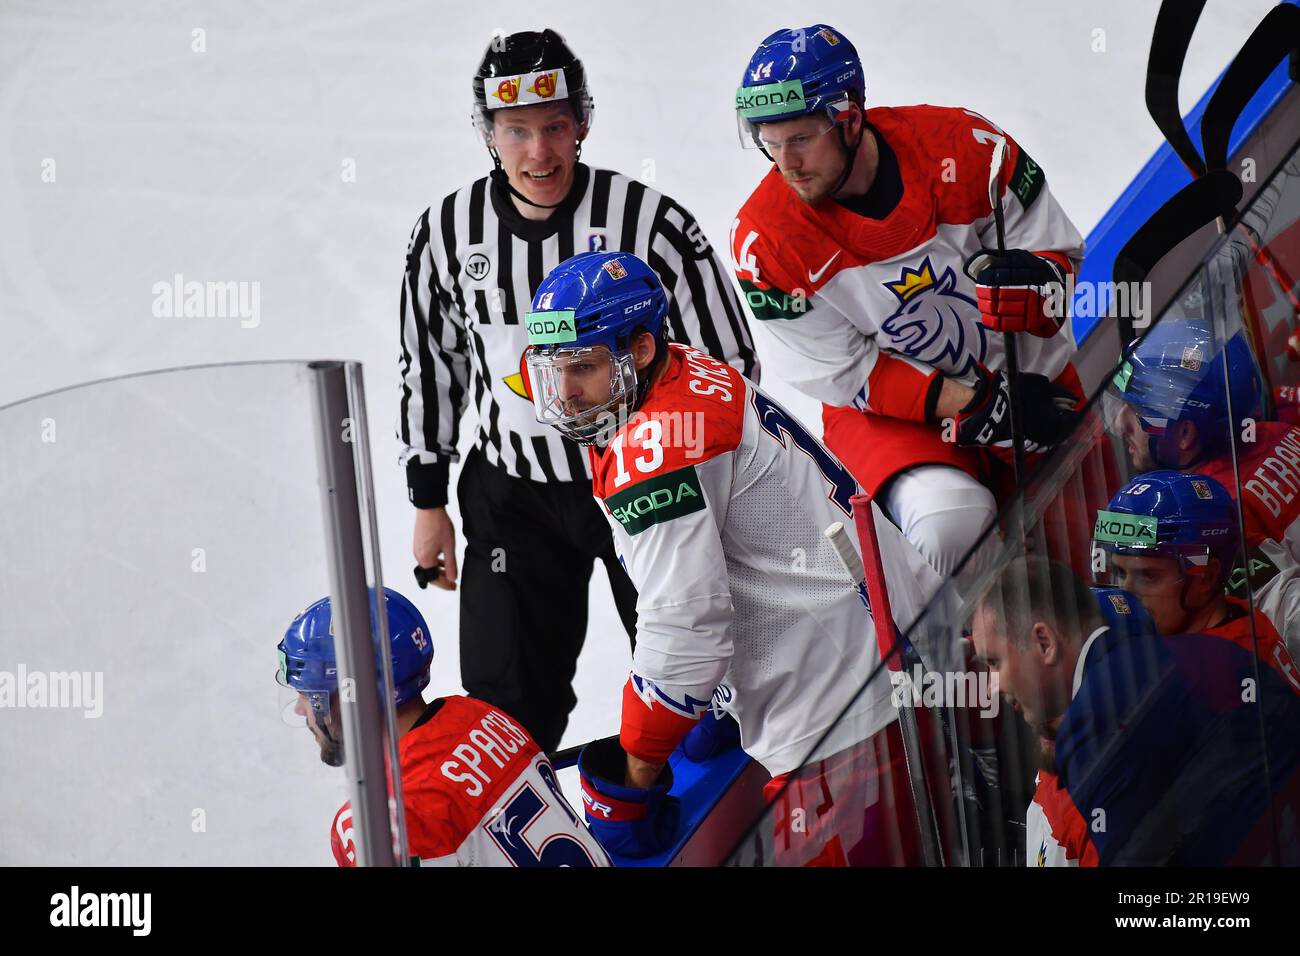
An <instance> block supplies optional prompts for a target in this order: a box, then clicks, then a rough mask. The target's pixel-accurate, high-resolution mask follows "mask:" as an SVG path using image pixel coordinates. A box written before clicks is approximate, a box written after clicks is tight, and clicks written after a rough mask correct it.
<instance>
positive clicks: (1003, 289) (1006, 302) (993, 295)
mask: <svg viewBox="0 0 1300 956" xmlns="http://www.w3.org/2000/svg"><path fill="white" fill-rule="evenodd" d="M965 269H966V275H968V276H970V277H971V278H972V279H973V280H975V291H976V294H977V297H978V300H979V309H980V320H981V321H982V322H983V323H984V324H985V325H986V326H987V327H988V328H990V329H993V331H995V332H1028V333H1030V334H1031V335H1037V336H1039V337H1040V338H1045V339H1050V338H1051V337H1052V336H1053V335H1055V334H1056V333H1057V330H1059V329H1060V327H1061V323H1062V322H1063V321H1065V314H1066V309H1065V271H1064V270H1063V269H1062V268H1061V267H1060V266H1059V265H1057V264H1056V263H1055V262H1052V261H1051V260H1050V259H1044V258H1043V257H1042V256H1036V255H1034V254H1033V253H1032V252H1026V251H1025V250H1024V249H1008V250H1007V251H1006V252H998V251H996V250H994V249H981V250H980V251H979V252H977V253H975V254H974V255H973V256H971V257H970V258H969V259H967V260H966V265H965Z"/></svg>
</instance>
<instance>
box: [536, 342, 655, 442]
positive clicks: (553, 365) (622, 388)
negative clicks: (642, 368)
mask: <svg viewBox="0 0 1300 956" xmlns="http://www.w3.org/2000/svg"><path fill="white" fill-rule="evenodd" d="M527 361H528V378H529V384H530V385H531V387H532V392H533V409H534V411H535V412H536V414H537V420H538V421H539V422H541V423H542V424H544V425H550V426H551V427H553V428H555V429H558V430H559V431H560V432H561V433H562V434H564V435H565V436H566V437H568V438H572V439H573V440H574V441H577V442H580V443H582V444H591V443H593V442H597V441H599V442H601V443H605V442H607V441H608V440H609V439H610V438H612V437H613V435H614V433H615V431H616V430H617V428H618V425H619V420H620V417H621V415H622V414H623V412H624V409H625V407H626V403H627V402H628V400H629V399H630V398H631V397H632V396H633V395H635V394H636V364H635V362H634V361H633V359H632V353H631V352H618V353H614V352H611V351H610V350H609V349H608V348H607V347H605V346H603V345H596V346H591V347H588V348H576V349H554V350H550V351H545V352H543V351H540V350H538V349H532V350H531V351H529V353H528V359H527Z"/></svg>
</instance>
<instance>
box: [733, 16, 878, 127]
mask: <svg viewBox="0 0 1300 956" xmlns="http://www.w3.org/2000/svg"><path fill="white" fill-rule="evenodd" d="M865 99H866V80H865V79H864V77H863V71H862V61H861V59H860V58H859V57H858V51H857V50H856V49H854V47H853V44H852V43H850V42H849V39H848V37H846V36H844V35H843V34H842V33H840V32H839V31H838V30H836V29H834V28H833V27H830V26H827V25H826V24H824V23H814V24H813V25H812V26H809V27H796V28H793V29H781V30H777V31H776V32H775V33H773V34H772V35H771V36H769V37H767V38H766V39H765V40H763V42H762V43H760V44H759V45H758V49H757V50H755V51H754V55H753V56H751V57H750V58H749V64H748V65H747V66H746V67H745V73H744V76H742V77H741V80H740V87H739V88H738V89H737V90H736V122H737V125H738V127H739V131H740V142H741V144H742V145H744V146H745V147H747V148H754V147H757V148H760V149H761V148H763V143H762V141H761V140H760V139H759V133H758V127H759V126H760V125H761V124H763V123H771V122H775V121H777V120H787V119H795V118H796V117H799V116H807V115H809V114H814V113H821V114H824V115H826V116H827V117H828V118H829V119H830V121H831V122H832V123H833V124H838V123H839V122H841V120H842V119H843V116H844V114H845V113H846V112H847V110H848V104H849V103H856V104H858V106H859V107H860V106H862V105H863V103H864V101H865Z"/></svg>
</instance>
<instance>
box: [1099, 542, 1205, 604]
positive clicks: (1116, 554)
mask: <svg viewBox="0 0 1300 956" xmlns="http://www.w3.org/2000/svg"><path fill="white" fill-rule="evenodd" d="M1143 558H1177V559H1178V571H1179V574H1180V575H1181V576H1182V577H1183V578H1189V577H1195V576H1196V575H1199V574H1204V573H1205V572H1206V570H1207V569H1208V566H1209V563H1210V549H1209V547H1206V546H1198V545H1179V546H1178V548H1177V550H1176V551H1174V549H1172V548H1171V547H1170V546H1168V545H1164V546H1161V547H1148V548H1144V547H1141V546H1138V545H1132V544H1126V545H1117V544H1114V543H1113V542H1110V541H1099V540H1097V539H1095V538H1094V539H1093V541H1092V578H1093V582H1094V583H1095V584H1098V585H1100V586H1102V587H1115V588H1123V589H1124V590H1125V591H1131V592H1132V593H1134V594H1136V595H1137V596H1138V597H1141V596H1142V594H1143V593H1144V592H1145V590H1146V582H1145V577H1144V575H1145V573H1146V568H1145V567H1144V563H1143V561H1142V559H1143ZM1116 559H1118V560H1116Z"/></svg>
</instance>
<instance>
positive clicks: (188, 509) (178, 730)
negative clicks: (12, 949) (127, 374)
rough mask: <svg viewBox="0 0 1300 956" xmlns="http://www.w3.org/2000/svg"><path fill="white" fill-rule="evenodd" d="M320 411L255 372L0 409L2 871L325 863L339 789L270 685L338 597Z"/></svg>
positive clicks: (196, 372) (283, 377)
mask: <svg viewBox="0 0 1300 956" xmlns="http://www.w3.org/2000/svg"><path fill="white" fill-rule="evenodd" d="M312 403H313V387H312V373H311V372H310V371H309V370H308V368H307V367H306V366H303V365H296V364H289V363H268V364H252V365H234V366H213V367H206V368H197V369H185V370H175V371H169V372H164V373H158V374H152V375H145V376H139V377H131V378H123V379H116V380H111V381H106V382H100V383H96V384H93V385H88V386H84V387H80V388H75V389H71V390H66V391H61V392H56V393H52V394H49V395H45V396H41V397H38V398H33V399H30V400H27V401H24V402H21V403H18V404H15V405H11V406H8V407H6V408H4V409H2V410H0V443H2V445H3V447H4V448H5V455H4V457H3V459H0V503H2V504H3V507H0V540H3V542H4V544H5V565H4V569H3V571H2V572H0V607H3V614H2V615H0V704H2V705H3V706H2V707H0V721H3V728H4V732H3V734H0V765H2V766H3V767H4V768H5V785H4V786H3V787H2V788H0V862H2V863H5V864H72V863H77V864H104V865H137V864H176V863H184V864H205V865H214V864H216V865H227V864H277V865H281V864H289V865H293V864H330V863H332V857H331V853H330V831H331V822H332V821H333V819H334V814H335V812H336V811H337V810H338V809H339V807H340V806H341V804H342V803H343V802H344V801H345V800H346V799H347V796H348V794H347V788H346V783H345V778H346V775H345V773H344V772H343V771H341V770H337V769H332V768H327V767H325V766H323V765H322V763H321V760H320V759H319V749H318V747H317V745H316V743H315V742H314V740H313V739H312V737H311V736H310V735H309V732H308V730H307V729H306V723H305V721H304V719H303V718H302V717H301V716H300V715H298V714H295V712H294V708H295V704H296V702H297V701H298V695H297V693H296V692H294V691H291V690H289V689H287V688H284V687H281V686H280V685H279V684H278V683H277V681H276V673H277V666H278V662H277V653H276V644H277V643H278V642H279V640H280V639H281V637H282V636H283V635H284V633H285V629H286V628H287V626H288V625H289V622H290V621H291V620H292V619H293V618H294V617H295V615H297V614H298V613H299V612H301V611H302V610H303V609H304V608H306V607H307V606H308V605H309V604H311V603H312V602H314V601H316V600H317V599H319V598H321V597H323V596H325V595H327V594H328V592H329V576H328V570H327V566H326V560H325V558H326V547H325V541H324V538H323V532H322V522H321V500H320V481H319V478H318V471H317V464H316V450H315V437H314V435H315V431H314V430H315V425H314V422H313V412H312ZM6 693H7V694H8V696H7V697H6V696H5V695H6Z"/></svg>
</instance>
